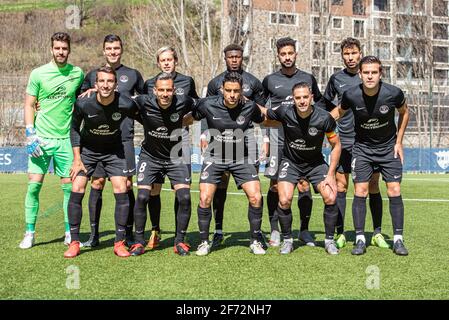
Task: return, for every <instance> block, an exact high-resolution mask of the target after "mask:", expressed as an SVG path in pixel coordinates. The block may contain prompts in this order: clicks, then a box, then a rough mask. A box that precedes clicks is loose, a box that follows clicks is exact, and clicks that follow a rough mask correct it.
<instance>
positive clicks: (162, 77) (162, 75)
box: [156, 72, 173, 82]
mask: <svg viewBox="0 0 449 320" xmlns="http://www.w3.org/2000/svg"><path fill="white" fill-rule="evenodd" d="M159 80H173V75H172V74H171V73H168V72H162V73H160V74H159V75H158V76H157V77H156V82H157V81H159Z"/></svg>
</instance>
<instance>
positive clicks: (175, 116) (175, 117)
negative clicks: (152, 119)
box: [170, 113, 179, 122]
mask: <svg viewBox="0 0 449 320" xmlns="http://www.w3.org/2000/svg"><path fill="white" fill-rule="evenodd" d="M178 120H179V113H172V114H171V116H170V121H171V122H176V121H178Z"/></svg>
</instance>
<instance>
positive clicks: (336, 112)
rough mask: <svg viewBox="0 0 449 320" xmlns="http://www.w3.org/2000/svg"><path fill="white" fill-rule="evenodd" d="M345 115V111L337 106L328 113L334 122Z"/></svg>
mask: <svg viewBox="0 0 449 320" xmlns="http://www.w3.org/2000/svg"><path fill="white" fill-rule="evenodd" d="M345 113H346V110H344V109H343V108H342V107H341V105H338V106H337V107H336V108H334V109H332V111H331V112H330V114H331V116H332V117H333V118H334V119H335V121H338V120H339V119H341V118H342V117H343V116H344V115H345Z"/></svg>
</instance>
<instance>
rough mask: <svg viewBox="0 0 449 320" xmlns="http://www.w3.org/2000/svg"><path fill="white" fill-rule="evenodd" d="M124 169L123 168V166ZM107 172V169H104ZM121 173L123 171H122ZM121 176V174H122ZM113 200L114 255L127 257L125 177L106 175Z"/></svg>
mask: <svg viewBox="0 0 449 320" xmlns="http://www.w3.org/2000/svg"><path fill="white" fill-rule="evenodd" d="M123 167H124V166H123ZM105 169H106V170H107V168H105ZM122 172H123V171H122ZM122 174H123V173H122ZM108 176H109V177H110V180H111V184H112V190H113V192H114V198H115V211H114V218H115V240H114V253H115V254H116V255H117V256H119V257H128V256H129V255H130V253H129V252H128V250H126V247H125V237H126V223H127V221H128V214H129V197H128V192H127V189H126V180H127V177H126V176H120V175H114V173H108Z"/></svg>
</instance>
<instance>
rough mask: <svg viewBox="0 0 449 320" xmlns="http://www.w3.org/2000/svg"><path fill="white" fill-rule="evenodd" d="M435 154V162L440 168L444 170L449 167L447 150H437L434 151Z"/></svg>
mask: <svg viewBox="0 0 449 320" xmlns="http://www.w3.org/2000/svg"><path fill="white" fill-rule="evenodd" d="M435 155H436V156H437V163H438V165H439V166H440V168H441V169H443V170H445V169H447V168H449V151H438V152H435Z"/></svg>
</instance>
